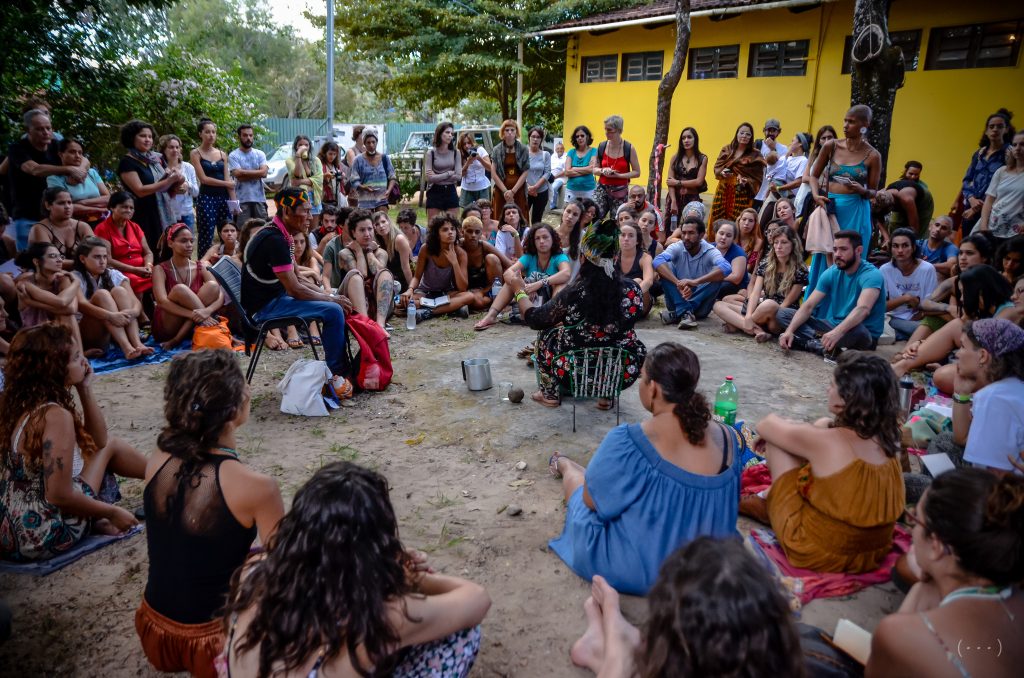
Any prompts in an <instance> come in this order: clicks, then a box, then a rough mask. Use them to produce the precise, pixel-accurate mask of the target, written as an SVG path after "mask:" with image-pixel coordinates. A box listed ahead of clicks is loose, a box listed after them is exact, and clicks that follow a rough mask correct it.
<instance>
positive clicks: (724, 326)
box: [722, 323, 736, 334]
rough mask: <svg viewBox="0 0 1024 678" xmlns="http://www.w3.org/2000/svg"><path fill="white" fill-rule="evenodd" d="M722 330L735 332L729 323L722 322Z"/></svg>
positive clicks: (730, 332) (728, 332) (729, 332)
mask: <svg viewBox="0 0 1024 678" xmlns="http://www.w3.org/2000/svg"><path fill="white" fill-rule="evenodd" d="M722 331H723V332H725V333H726V334H736V328H735V327H733V326H732V325H730V324H729V323H722Z"/></svg>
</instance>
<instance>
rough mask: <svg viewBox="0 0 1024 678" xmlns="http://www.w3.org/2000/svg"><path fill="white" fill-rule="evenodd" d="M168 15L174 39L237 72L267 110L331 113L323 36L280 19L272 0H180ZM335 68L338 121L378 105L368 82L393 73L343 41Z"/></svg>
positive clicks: (270, 112) (287, 115)
mask: <svg viewBox="0 0 1024 678" xmlns="http://www.w3.org/2000/svg"><path fill="white" fill-rule="evenodd" d="M167 21H168V26H169V32H170V35H171V36H172V42H173V44H175V45H177V46H178V47H180V48H181V49H182V51H183V52H185V53H187V54H198V55H202V56H203V57H205V58H207V59H209V60H210V61H211V62H213V63H214V64H215V65H217V66H218V67H220V68H222V69H223V70H225V71H228V72H232V73H237V75H238V76H239V77H241V78H242V80H243V81H244V82H246V83H247V87H248V89H249V91H251V92H252V93H253V94H255V95H257V96H258V97H259V98H260V110H261V112H262V113H264V114H265V115H268V116H273V117H281V118H320V117H323V116H324V115H326V113H327V100H326V96H327V87H326V85H325V75H326V72H327V60H326V56H325V53H324V43H323V42H318V43H309V42H306V41H304V40H301V39H300V38H298V37H297V36H295V34H294V32H293V30H292V29H291V28H290V27H281V26H275V25H274V23H273V21H272V19H271V16H270V10H269V4H268V1H267V0H238V1H237V2H236V0H179V1H178V2H177V3H176V4H175V5H174V7H172V8H171V9H170V10H169V11H168V13H167ZM335 74H336V77H335V85H334V110H335V116H336V118H337V119H338V120H346V119H352V118H354V117H357V116H360V115H364V114H367V113H370V111H375V109H376V97H375V96H374V95H373V93H372V92H370V91H369V89H368V88H367V87H365V86H364V85H363V83H365V82H373V81H375V80H377V79H381V78H384V77H386V75H387V71H386V69H384V68H383V67H382V66H380V65H379V64H376V63H358V64H357V63H355V62H353V60H352V58H351V57H350V56H349V55H348V53H347V52H344V51H342V50H341V49H340V48H337V49H336V53H335ZM370 116H371V117H374V116H373V113H370Z"/></svg>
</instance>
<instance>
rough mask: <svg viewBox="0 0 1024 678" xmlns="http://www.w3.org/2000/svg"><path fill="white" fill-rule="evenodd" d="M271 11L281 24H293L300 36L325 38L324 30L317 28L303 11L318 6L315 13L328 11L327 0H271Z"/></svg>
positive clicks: (310, 38) (308, 38) (321, 13)
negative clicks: (303, 14)
mask: <svg viewBox="0 0 1024 678" xmlns="http://www.w3.org/2000/svg"><path fill="white" fill-rule="evenodd" d="M269 4H270V13H271V15H272V16H273V17H274V21H275V23H277V24H278V25H279V26H291V27H293V28H294V29H295V32H296V33H297V34H298V35H299V37H302V38H305V39H307V40H319V39H321V38H323V31H321V30H318V29H316V28H315V27H314V26H313V25H312V24H311V23H309V21H307V20H306V17H304V16H302V13H303V12H304V11H306V10H307V9H309V8H312V7H316V10H315V11H314V13H316V14H320V15H324V14H326V13H327V9H326V7H327V5H326V3H325V0H270V3H269Z"/></svg>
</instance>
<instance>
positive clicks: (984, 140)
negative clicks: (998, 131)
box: [978, 108, 1016, 148]
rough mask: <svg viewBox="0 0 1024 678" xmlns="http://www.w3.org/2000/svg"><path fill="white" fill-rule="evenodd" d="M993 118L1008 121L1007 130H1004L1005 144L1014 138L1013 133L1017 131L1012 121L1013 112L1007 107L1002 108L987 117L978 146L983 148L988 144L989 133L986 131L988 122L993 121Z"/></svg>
mask: <svg viewBox="0 0 1024 678" xmlns="http://www.w3.org/2000/svg"><path fill="white" fill-rule="evenodd" d="M992 118H1002V119H1003V122H1005V123H1006V131H1005V132H1003V144H1008V143H1010V140H1011V139H1013V135H1014V134H1015V132H1016V130H1015V129H1014V128H1013V122H1012V120H1013V113H1012V112H1011V111H1008V110H1006V109H1005V108H1000V109H999V110H998V111H996V112H995V113H993V114H992V115H990V116H988V117H987V118H985V130H983V131H982V133H981V141H979V142H978V146H979V147H981V148H985V147H986V146H988V135H987V134H986V133H985V132H987V131H988V124H989V123H990V122H991V121H992Z"/></svg>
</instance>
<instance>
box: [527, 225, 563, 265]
mask: <svg viewBox="0 0 1024 678" xmlns="http://www.w3.org/2000/svg"><path fill="white" fill-rule="evenodd" d="M541 231H547V232H548V235H550V236H551V252H550V255H551V256H555V255H556V254H558V253H559V252H560V251H561V248H560V247H559V246H558V233H557V232H556V231H555V229H554V228H553V227H552V226H550V225H549V224H537V225H536V226H534V227H533V228H531V229H530V233H529V235H528V236H527V237H526V242H525V243H523V252H524V253H525V254H531V255H533V256H535V257H536V256H538V252H537V234H538V233H540V232H541Z"/></svg>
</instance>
